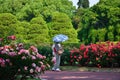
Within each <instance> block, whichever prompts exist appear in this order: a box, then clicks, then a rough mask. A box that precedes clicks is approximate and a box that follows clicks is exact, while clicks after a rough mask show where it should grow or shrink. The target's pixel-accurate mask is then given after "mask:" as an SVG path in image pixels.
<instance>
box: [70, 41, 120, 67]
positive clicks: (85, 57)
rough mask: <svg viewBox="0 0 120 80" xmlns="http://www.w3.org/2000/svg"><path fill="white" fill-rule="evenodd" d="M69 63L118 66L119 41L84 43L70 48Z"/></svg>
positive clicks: (119, 55) (119, 57)
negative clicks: (78, 46)
mask: <svg viewBox="0 0 120 80" xmlns="http://www.w3.org/2000/svg"><path fill="white" fill-rule="evenodd" d="M70 63H71V64H72V65H75V64H78V65H82V66H86V65H87V66H97V67H99V68H101V67H114V66H117V67H119V66H120V42H117V43H113V42H110V41H107V42H104V43H98V44H92V43H91V44H90V45H84V44H82V45H81V46H80V48H75V49H73V50H71V53H70Z"/></svg>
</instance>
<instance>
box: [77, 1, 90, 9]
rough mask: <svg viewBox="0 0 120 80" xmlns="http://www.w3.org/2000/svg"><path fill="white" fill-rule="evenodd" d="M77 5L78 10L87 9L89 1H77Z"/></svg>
mask: <svg viewBox="0 0 120 80" xmlns="http://www.w3.org/2000/svg"><path fill="white" fill-rule="evenodd" d="M77 5H78V8H89V0H79V1H78V3H77Z"/></svg>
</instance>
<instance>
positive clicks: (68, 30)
mask: <svg viewBox="0 0 120 80" xmlns="http://www.w3.org/2000/svg"><path fill="white" fill-rule="evenodd" d="M50 24H51V26H49V29H50V35H51V38H52V37H53V36H55V35H56V34H66V35H68V37H69V40H68V42H78V39H77V31H76V30H75V29H74V28H73V26H72V23H71V19H70V18H69V17H68V15H66V14H64V13H59V12H54V13H53V14H52V22H51V23H50Z"/></svg>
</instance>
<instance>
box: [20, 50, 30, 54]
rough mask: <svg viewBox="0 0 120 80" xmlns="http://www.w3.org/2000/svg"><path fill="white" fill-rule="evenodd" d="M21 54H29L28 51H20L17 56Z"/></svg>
mask: <svg viewBox="0 0 120 80" xmlns="http://www.w3.org/2000/svg"><path fill="white" fill-rule="evenodd" d="M22 53H25V54H29V51H28V50H25V49H21V50H20V51H19V52H18V54H19V55H21V54H22Z"/></svg>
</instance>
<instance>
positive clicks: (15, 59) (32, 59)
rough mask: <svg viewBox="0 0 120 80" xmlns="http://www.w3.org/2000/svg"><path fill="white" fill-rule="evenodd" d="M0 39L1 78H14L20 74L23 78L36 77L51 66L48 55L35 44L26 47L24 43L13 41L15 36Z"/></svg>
mask: <svg viewBox="0 0 120 80" xmlns="http://www.w3.org/2000/svg"><path fill="white" fill-rule="evenodd" d="M0 40H1V41H0V42H1V44H0V45H1V46H0V80H14V79H15V78H16V77H17V76H19V75H20V76H21V77H20V78H21V79H22V80H23V79H26V78H27V77H28V76H29V77H32V78H35V77H37V76H36V75H39V74H42V73H44V71H45V70H47V69H48V68H49V64H48V63H47V62H46V57H45V56H42V55H41V54H39V53H38V50H37V48H36V47H35V46H30V47H29V48H28V49H25V48H24V46H23V44H22V43H18V44H15V43H11V42H10V41H13V40H15V36H9V37H8V38H7V40H9V41H7V40H3V39H0ZM6 42H7V43H6ZM4 43H6V44H4Z"/></svg>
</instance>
